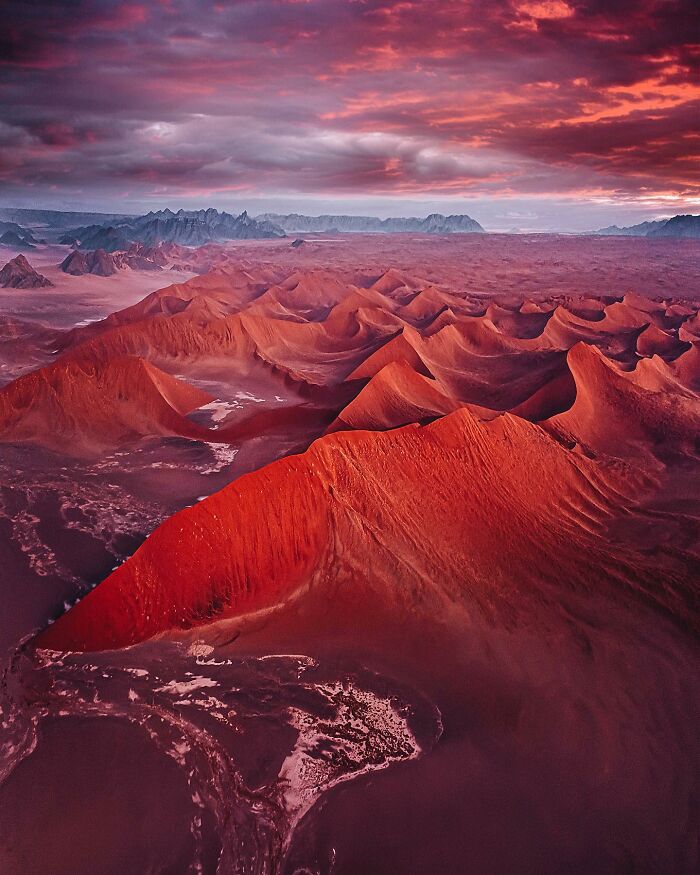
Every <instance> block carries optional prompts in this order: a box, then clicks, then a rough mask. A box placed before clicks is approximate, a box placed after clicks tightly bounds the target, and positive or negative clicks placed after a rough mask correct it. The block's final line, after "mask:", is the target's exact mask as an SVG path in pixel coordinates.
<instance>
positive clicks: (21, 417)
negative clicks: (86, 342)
mask: <svg viewBox="0 0 700 875" xmlns="http://www.w3.org/2000/svg"><path fill="white" fill-rule="evenodd" d="M212 400H213V399H212V397H211V396H210V395H208V394H207V393H206V392H202V391H201V390H199V389H195V388H194V387H192V386H188V385H187V384H186V383H182V382H180V381H178V380H176V379H174V378H173V377H171V376H169V375H168V374H165V373H163V372H162V371H159V370H158V368H156V367H154V366H153V365H152V364H150V363H149V362H146V361H143V360H142V359H138V358H118V359H114V360H112V361H110V362H108V363H106V364H104V365H100V364H95V363H94V362H90V361H81V360H79V359H77V360H76V359H71V360H67V361H59V362H56V363H55V364H52V365H49V366H47V367H45V368H41V369H40V370H38V371H34V372H33V373H31V374H26V375H25V376H22V377H19V378H18V379H17V380H15V381H14V382H13V383H10V384H9V385H8V386H6V387H5V388H4V389H2V390H0V440H3V441H6V442H7V441H11V442H23V441H31V442H33V443H38V444H41V445H43V446H47V447H49V448H51V449H56V450H60V451H63V452H67V453H69V454H71V455H74V454H78V455H80V454H83V453H92V452H99V451H100V450H102V449H104V448H107V447H112V446H113V445H114V444H115V443H120V442H123V441H127V440H133V439H134V438H135V437H140V436H143V435H152V434H179V435H185V436H189V437H201V436H203V435H204V434H205V433H206V431H205V430H204V429H201V428H199V427H198V426H196V425H195V424H194V423H192V422H190V421H189V420H188V419H186V418H185V414H186V413H189V412H190V411H191V410H193V409H195V408H197V407H200V406H201V405H203V404H207V403H208V402H209V401H212Z"/></svg>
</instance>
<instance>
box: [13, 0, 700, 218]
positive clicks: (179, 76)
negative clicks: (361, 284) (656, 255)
mask: <svg viewBox="0 0 700 875" xmlns="http://www.w3.org/2000/svg"><path fill="white" fill-rule="evenodd" d="M692 6H693V4H691V2H686V0H616V2H615V3H614V4H611V3H610V2H609V0H582V2H573V0H572V2H569V0H566V2H565V0H532V2H530V0H513V2H494V3H482V2H476V0H474V2H469V0H467V2H465V0H431V2H426V0H416V2H411V0H257V2H247V0H235V2H226V3H224V2H210V0H160V2H149V3H144V4H139V3H123V2H121V3H117V2H109V0H103V2H87V0H51V2H39V0H33V2H32V3H26V2H13V0H10V2H6V3H5V4H4V6H3V17H4V23H3V28H2V30H0V104H1V105H2V115H1V116H0V193H2V195H3V197H4V199H13V198H14V200H15V201H17V199H18V198H20V197H21V198H23V199H26V198H27V197H31V198H33V199H34V200H40V199H41V198H57V197H63V198H73V199H80V198H84V199H90V200H91V201H92V202H95V200H96V199H102V200H104V199H107V198H110V199H111V198H120V199H122V200H123V201H124V202H125V203H128V202H143V201H144V200H154V201H155V200H159V201H164V200H168V201H171V202H173V203H176V202H177V201H178V200H180V201H186V200H188V199H192V198H200V199H207V198H221V197H226V196H228V197H230V198H231V199H235V200H237V201H245V200H246V199H248V198H252V199H255V198H273V199H274V198H275V197H289V196H297V197H298V196H302V197H303V196H310V197H325V198H329V199H333V198H341V199H342V198H343V197H346V196H348V195H357V194H362V195H365V196H368V197H396V198H398V197H401V198H405V199H409V198H423V197H427V198H452V197H456V196H460V197H474V198H492V197H500V198H502V197H513V198H515V197H517V198H528V197H531V198H543V197H548V198H575V199H587V200H591V199H593V200H598V201H599V202H601V203H606V202H610V203H635V204H638V205H642V206H644V205H647V206H649V207H650V208H651V207H653V208H655V209H658V208H660V207H661V206H663V205H668V211H670V212H677V211H679V209H683V208H684V207H689V206H691V207H692V205H693V203H694V202H695V203H697V201H698V198H700V180H699V174H698V153H699V151H700V150H699V149H698V145H699V144H700V130H699V126H698V120H699V119H700V79H699V78H698V66H699V64H698V62H699V60H700V49H699V47H698V45H697V42H696V44H695V45H693V44H692V42H691V38H692V34H693V31H694V28H693V26H692V22H693V21H695V20H696V19H695V15H696V12H695V10H694V9H693V8H692Z"/></svg>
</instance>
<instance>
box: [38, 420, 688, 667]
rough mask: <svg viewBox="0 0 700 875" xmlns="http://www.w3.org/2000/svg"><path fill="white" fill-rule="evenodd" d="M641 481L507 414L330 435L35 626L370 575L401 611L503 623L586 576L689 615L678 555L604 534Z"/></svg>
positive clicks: (78, 624)
mask: <svg viewBox="0 0 700 875" xmlns="http://www.w3.org/2000/svg"><path fill="white" fill-rule="evenodd" d="M650 488H651V481H649V480H648V478H646V477H644V476H643V475H641V474H634V473H632V472H630V471H628V470H624V469H621V468H618V467H616V466H615V465H614V464H610V465H607V464H605V465H600V464H597V463H595V462H593V461H591V460H588V459H586V458H585V457H583V456H581V455H580V454H579V453H576V452H572V451H569V450H566V449H565V448H564V447H562V446H561V445H560V444H558V443H557V442H556V441H554V440H552V439H551V438H550V437H549V436H547V435H546V434H545V433H544V432H543V431H542V430H541V429H540V428H539V427H537V426H535V425H531V424H529V423H527V422H525V421H523V420H521V419H519V418H517V417H513V416H509V415H507V416H503V417H500V418H498V419H496V420H494V421H492V422H489V423H479V422H478V421H477V420H476V418H475V417H474V416H473V415H472V414H471V413H469V411H467V410H465V409H462V410H458V411H456V412H455V413H452V414H450V415H449V416H446V417H445V418H443V419H440V420H438V421H437V422H435V423H433V424H432V425H429V426H425V427H417V426H408V427H406V428H403V429H398V430H393V431H389V432H382V433H374V432H357V433H354V434H347V433H341V434H334V435H329V436H327V437H325V438H322V439H321V440H319V441H317V442H316V443H315V444H314V445H313V446H312V447H311V448H310V449H309V450H308V451H307V452H306V453H305V454H303V455H301V456H293V457H290V458H287V459H283V460H280V461H278V462H275V463H273V464H272V465H269V466H268V467H266V468H264V469H262V470H260V471H258V472H255V473H253V474H250V475H247V476H245V477H242V478H240V479H239V480H238V481H236V482H234V483H233V484H231V485H230V486H228V487H227V488H225V489H224V490H222V491H221V492H219V493H217V494H215V495H213V496H211V497H210V498H209V499H207V500H205V501H203V502H201V503H200V504H198V505H196V506H195V507H193V508H190V509H187V510H184V511H182V512H180V513H178V514H177V515H175V516H174V517H172V518H171V519H170V520H168V521H167V522H166V523H164V524H163V525H162V526H161V527H160V528H159V529H158V530H157V531H156V532H154V533H153V535H152V536H151V537H150V538H149V539H148V540H147V541H146V543H145V544H144V545H143V546H142V547H141V548H140V549H139V550H138V551H137V552H136V554H135V555H134V556H133V558H132V559H130V560H128V561H127V562H126V563H125V564H124V565H123V566H122V567H121V568H119V569H118V570H117V571H115V572H114V573H113V574H112V575H111V576H110V577H109V578H108V579H107V580H106V581H105V582H104V583H103V584H101V585H100V586H99V587H98V588H97V589H96V590H94V591H93V592H92V593H91V594H90V595H88V596H87V597H86V598H85V599H84V600H83V601H81V602H80V603H79V604H78V605H77V606H76V607H75V608H73V609H72V610H71V611H70V612H68V613H67V614H65V615H64V616H63V617H61V618H60V619H59V620H58V621H57V622H56V623H55V624H54V625H52V626H51V627H50V628H49V629H47V631H46V632H44V633H43V634H42V635H41V636H40V637H39V639H38V641H39V644H40V645H42V646H45V647H49V648H56V649H79V650H80V649H104V648H111V647H119V646H125V645H128V644H132V643H134V642H136V641H139V640H142V639H145V638H148V637H150V636H153V635H155V634H157V633H159V632H164V631H167V630H168V629H173V628H187V627H190V626H193V625H197V624H200V623H206V622H208V621H211V620H212V619H215V618H218V617H220V616H224V615H232V616H240V615H244V614H247V613H250V612H254V611H259V610H262V609H266V608H270V607H273V606H274V605H276V604H278V603H281V602H284V601H285V600H287V599H289V598H290V597H292V596H293V595H294V594H295V593H298V592H300V591H302V590H305V589H306V588H310V590H311V591H313V592H315V593H316V597H318V598H322V599H327V600H328V602H329V605H330V604H332V602H333V600H334V599H335V598H336V594H340V592H342V591H344V592H351V593H352V599H351V601H354V602H355V603H356V604H357V605H358V606H359V605H360V604H361V603H362V593H363V591H365V590H368V589H369V590H372V591H373V592H374V593H375V594H376V593H377V592H378V593H379V594H380V596H381V598H382V599H383V600H384V601H385V602H386V603H388V604H389V605H390V609H391V610H392V611H394V612H395V613H396V615H397V616H400V615H401V614H402V613H405V612H408V613H409V614H412V615H414V616H415V615H417V616H420V614H421V612H422V611H430V612H433V611H435V610H441V608H439V607H438V606H439V605H444V604H446V603H450V602H451V603H453V604H465V603H469V605H470V609H474V608H478V609H480V610H481V611H483V612H484V613H485V614H486V615H487V616H488V615H490V614H495V615H501V612H502V611H506V615H504V616H501V620H503V621H505V622H514V621H515V622H517V616H513V615H508V612H510V611H512V610H514V607H513V606H514V605H517V604H518V602H520V603H521V604H522V605H529V606H530V607H532V606H533V605H537V604H538V603H542V604H546V603H548V602H549V601H550V600H555V599H557V598H559V597H561V592H562V590H564V591H566V589H567V588H570V589H572V590H578V591H586V590H593V589H595V590H596V591H597V592H598V593H599V594H604V595H605V596H607V597H610V598H612V599H619V600H623V601H629V600H630V599H632V598H635V597H639V596H641V597H642V598H644V599H646V600H648V601H653V602H655V603H657V604H658V605H660V606H661V607H662V608H663V609H665V610H667V611H669V612H670V613H672V614H673V615H675V616H676V617H677V618H678V619H679V620H681V621H683V622H690V616H691V615H690V613H689V612H688V609H687V607H686V606H685V601H684V599H685V597H687V595H688V593H690V592H692V591H693V590H694V589H695V588H697V581H695V583H693V580H692V578H691V576H690V575H689V573H688V572H687V571H685V572H683V571H682V570H680V571H679V570H678V569H677V568H674V567H672V566H669V567H666V565H665V560H664V557H663V556H656V557H649V556H646V555H644V554H642V553H636V552H635V551H633V550H631V549H629V548H626V547H624V546H622V545H620V544H611V543H609V542H608V541H607V539H606V535H605V532H606V526H607V524H608V523H609V521H610V520H612V519H614V518H615V517H616V516H618V515H620V514H621V513H623V512H624V510H623V508H625V507H628V506H630V505H631V504H634V501H635V500H636V499H640V498H641V497H642V496H643V495H644V494H645V493H646V492H648V491H649V490H650ZM427 531H429V532H430V538H426V537H425V536H424V533H425V532H427ZM662 580H663V585H662V583H661V581H662ZM516 592H517V597H515V596H514V593H516ZM557 593H559V595H557Z"/></svg>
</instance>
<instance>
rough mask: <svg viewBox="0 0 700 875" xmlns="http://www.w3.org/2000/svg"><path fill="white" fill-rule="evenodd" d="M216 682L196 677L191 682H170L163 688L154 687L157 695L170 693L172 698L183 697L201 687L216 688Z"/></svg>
mask: <svg viewBox="0 0 700 875" xmlns="http://www.w3.org/2000/svg"><path fill="white" fill-rule="evenodd" d="M216 686H218V684H217V682H216V681H213V680H212V679H211V678H205V677H197V678H193V679H192V680H191V681H170V682H169V683H167V684H165V686H163V687H156V692H157V693H171V694H172V695H174V696H185V695H186V694H187V693H191V692H192V690H199V689H201V688H202V687H216Z"/></svg>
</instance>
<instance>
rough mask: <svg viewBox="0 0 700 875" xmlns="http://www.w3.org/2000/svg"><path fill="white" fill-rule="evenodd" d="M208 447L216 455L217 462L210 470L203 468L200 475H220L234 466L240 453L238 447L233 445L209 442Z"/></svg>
mask: <svg viewBox="0 0 700 875" xmlns="http://www.w3.org/2000/svg"><path fill="white" fill-rule="evenodd" d="M207 446H208V447H209V448H210V449H211V451H212V453H213V454H214V459H215V462H214V464H213V465H211V466H210V467H209V468H203V469H202V470H201V471H200V474H218V473H219V471H223V469H224V468H227V467H228V466H229V465H230V464H232V462H233V460H234V459H235V458H236V455H237V453H238V447H232V446H231V444H218V443H211V442H209V441H208V442H207Z"/></svg>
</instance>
